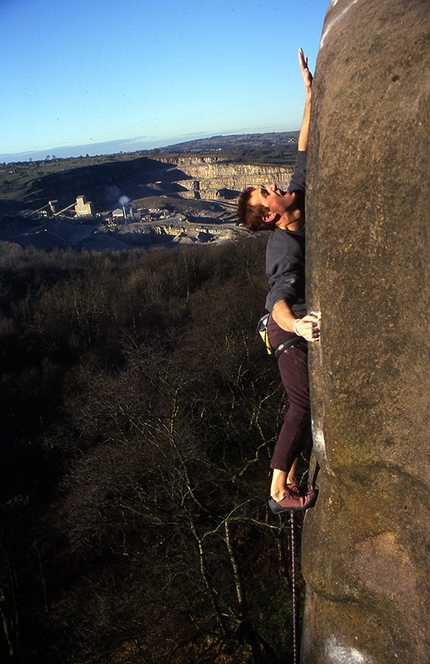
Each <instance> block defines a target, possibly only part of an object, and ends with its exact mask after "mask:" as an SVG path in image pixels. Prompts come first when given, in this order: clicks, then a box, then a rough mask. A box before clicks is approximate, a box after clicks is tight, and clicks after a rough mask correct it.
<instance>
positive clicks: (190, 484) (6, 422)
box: [0, 236, 303, 664]
mask: <svg viewBox="0 0 430 664" xmlns="http://www.w3.org/2000/svg"><path fill="white" fill-rule="evenodd" d="M265 243H266V237H264V236H263V237H251V238H243V239H241V240H237V241H235V242H231V243H225V244H220V245H217V246H208V247H183V248H180V249H176V250H168V249H159V250H153V251H150V252H145V251H140V250H136V251H130V252H117V253H110V254H90V253H85V252H82V253H78V252H73V251H60V250H57V251H52V252H50V253H46V252H42V251H36V250H34V249H32V248H27V249H25V250H24V249H21V248H20V247H17V246H14V247H11V248H9V250H7V251H5V252H4V253H3V254H2V256H1V257H0V264H1V269H0V274H1V277H0V304H1V308H0V335H1V343H0V358H1V360H0V361H1V373H0V380H1V390H0V403H1V406H0V408H1V441H0V454H1V464H0V476H1V482H0V614H1V625H0V661H1V662H11V663H13V664H15V663H17V664H34V663H36V662H44V663H46V664H120V663H123V662H130V663H132V662H133V663H134V662H135V663H136V664H161V662H163V664H168V663H170V664H182V663H190V662H191V663H196V664H199V663H202V664H203V663H208V664H209V663H214V664H242V663H243V664H251V663H257V664H263V663H270V664H278V663H279V664H280V663H281V662H282V663H283V664H286V663H287V664H288V662H290V661H292V659H291V657H292V656H291V648H292V644H291V623H292V616H291V578H290V577H291V574H290V567H289V565H290V562H289V559H290V557H289V524H288V520H287V519H285V518H284V519H283V518H281V517H279V516H278V517H275V516H273V515H271V514H270V513H268V510H267V503H266V497H267V491H268V486H269V462H270V456H271V452H272V449H273V445H274V443H275V440H276V435H277V432H278V430H279V427H280V423H281V421H282V418H283V413H284V410H285V407H286V402H285V397H284V391H283V388H282V385H281V382H280V379H279V376H278V372H277V368H276V363H275V360H274V359H273V358H272V357H270V356H268V355H267V353H266V351H265V349H264V345H263V344H262V342H261V340H260V338H259V337H258V335H257V333H256V324H257V322H258V319H259V318H260V316H262V315H263V314H264V301H265V295H266V290H267V285H266V279H265V275H264V252H265ZM299 535H300V533H299V532H298V536H299ZM297 582H298V589H299V591H300V592H302V591H303V588H302V586H303V584H302V581H301V579H300V578H299V579H298V580H297Z"/></svg>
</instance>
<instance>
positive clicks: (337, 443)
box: [301, 0, 430, 664]
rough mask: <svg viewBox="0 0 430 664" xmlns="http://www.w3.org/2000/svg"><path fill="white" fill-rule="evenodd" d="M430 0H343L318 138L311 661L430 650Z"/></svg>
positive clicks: (307, 660) (306, 563)
mask: <svg viewBox="0 0 430 664" xmlns="http://www.w3.org/2000/svg"><path fill="white" fill-rule="evenodd" d="M429 16H430V15H429V3H428V0H408V2H405V1H404V0H352V1H351V0H332V2H331V4H330V6H329V9H328V13H327V16H326V20H325V24H324V29H323V35H322V40H321V46H320V51H319V55H318V61H317V66H316V72H315V82H314V96H313V109H312V118H311V136H310V146H309V176H308V177H309V180H308V181H309V189H308V198H307V229H308V244H307V252H308V254H307V256H308V266H307V269H308V302H309V305H310V308H311V309H312V310H320V311H321V314H322V337H321V344H320V345H318V346H316V345H315V346H313V347H312V348H311V358H310V371H311V389H312V397H313V425H314V450H315V455H316V457H317V459H318V462H319V466H320V471H319V474H318V478H317V482H318V485H319V487H320V495H319V498H318V501H317V503H316V506H315V508H314V509H313V510H310V511H309V512H308V513H307V515H306V518H305V523H304V532H303V550H302V564H303V573H304V576H305V580H306V583H307V597H306V607H305V617H304V630H303V638H302V657H301V664H328V663H331V664H343V663H345V664H351V663H357V664H358V663H359V664H393V662H402V663H404V664H428V662H429V661H430V610H429V606H430V584H429V578H430V562H429V560H430V559H429V548H430V519H429V506H430V505H429V503H430V459H429V453H428V447H429V424H428V413H429V394H430V389H429V388H430V385H429V383H430V380H429V376H430V372H429V369H428V356H429V293H430V267H429V265H430V263H429V259H428V256H429V229H430V220H429V210H430V203H429V201H430V191H429V162H428V159H429V152H430V150H429V96H430V78H429V71H430V69H429V65H430V40H429V32H430V31H429Z"/></svg>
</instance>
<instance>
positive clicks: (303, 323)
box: [294, 314, 320, 341]
mask: <svg viewBox="0 0 430 664" xmlns="http://www.w3.org/2000/svg"><path fill="white" fill-rule="evenodd" d="M294 332H295V333H296V334H298V335H299V336H300V337H303V338H304V339H306V341H319V340H320V319H319V318H318V316H315V315H314V314H307V315H306V316H304V317H303V318H297V319H296V321H295V322H294Z"/></svg>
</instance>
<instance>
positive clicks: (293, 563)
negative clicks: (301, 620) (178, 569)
mask: <svg viewBox="0 0 430 664" xmlns="http://www.w3.org/2000/svg"><path fill="white" fill-rule="evenodd" d="M290 531H291V597H292V603H293V606H292V614H293V664H297V662H298V659H297V654H298V653H297V598H296V554H295V541H294V510H291V511H290Z"/></svg>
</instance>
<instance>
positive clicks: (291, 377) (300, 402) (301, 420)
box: [268, 316, 311, 473]
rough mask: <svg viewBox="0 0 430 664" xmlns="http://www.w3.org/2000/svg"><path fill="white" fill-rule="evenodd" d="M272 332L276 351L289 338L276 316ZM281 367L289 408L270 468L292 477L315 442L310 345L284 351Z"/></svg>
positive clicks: (270, 330) (280, 362)
mask: <svg viewBox="0 0 430 664" xmlns="http://www.w3.org/2000/svg"><path fill="white" fill-rule="evenodd" d="M268 331H269V339H270V343H271V344H272V346H273V347H274V348H276V347H277V346H278V345H279V344H280V343H281V342H282V341H285V339H286V338H288V335H289V333H288V332H285V330H283V329H282V328H280V327H279V325H277V324H276V323H275V321H274V320H273V318H272V316H270V318H269V327H268ZM291 336H294V335H291ZM278 367H279V372H280V374H281V379H282V383H283V385H284V388H285V391H286V393H287V398H288V404H289V406H288V408H287V411H286V413H285V418H284V423H283V425H282V428H281V431H280V433H279V436H278V440H277V442H276V445H275V449H274V451H273V456H272V461H271V464H270V465H271V468H277V469H278V470H283V471H285V472H286V473H288V471H289V470H290V468H291V466H292V464H293V461H294V459H295V458H296V457H297V456H300V454H301V452H302V451H303V450H304V449H305V448H306V447H307V445H308V443H309V441H310V439H311V406H310V397H309V376H308V343H307V341H305V340H304V339H303V340H301V341H299V342H298V343H297V344H296V345H295V346H291V347H290V348H288V350H286V351H284V352H283V353H282V354H281V355H280V356H279V359H278Z"/></svg>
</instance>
